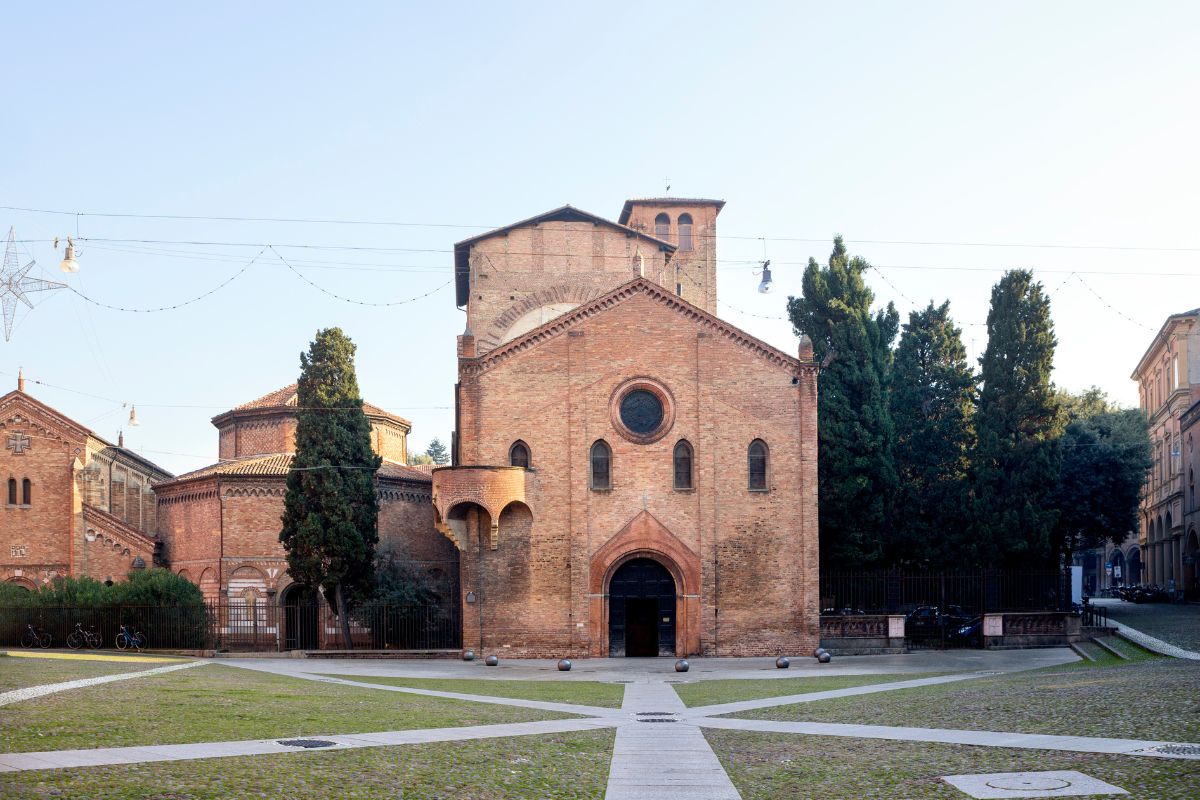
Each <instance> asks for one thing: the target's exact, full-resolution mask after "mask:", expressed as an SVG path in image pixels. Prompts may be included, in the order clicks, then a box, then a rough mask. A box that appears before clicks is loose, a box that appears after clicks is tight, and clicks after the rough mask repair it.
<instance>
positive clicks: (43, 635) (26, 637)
mask: <svg viewBox="0 0 1200 800" xmlns="http://www.w3.org/2000/svg"><path fill="white" fill-rule="evenodd" d="M21 646H22V647H49V646H50V633H49V631H44V630H42V629H41V628H35V627H33V625H32V624H27V625H26V626H25V632H24V633H23V634H21Z"/></svg>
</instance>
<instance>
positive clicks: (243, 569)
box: [156, 384, 458, 648]
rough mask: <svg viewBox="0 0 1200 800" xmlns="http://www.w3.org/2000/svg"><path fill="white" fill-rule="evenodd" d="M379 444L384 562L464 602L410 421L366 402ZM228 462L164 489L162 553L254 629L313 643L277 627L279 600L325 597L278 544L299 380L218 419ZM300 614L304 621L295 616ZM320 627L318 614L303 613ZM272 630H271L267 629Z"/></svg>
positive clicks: (309, 634) (287, 641)
mask: <svg viewBox="0 0 1200 800" xmlns="http://www.w3.org/2000/svg"><path fill="white" fill-rule="evenodd" d="M363 409H364V411H365V412H366V415H367V419H368V420H369V422H370V424H371V441H372V446H373V448H374V449H375V452H376V453H378V454H379V455H380V456H381V457H382V458H383V466H382V467H380V469H379V471H378V472H377V473H376V494H377V496H378V498H379V547H378V551H379V553H380V554H381V556H382V557H384V558H395V559H397V560H398V561H401V562H404V563H405V564H407V565H410V566H411V567H412V568H413V569H414V570H416V571H417V572H418V573H419V575H420V577H422V578H423V580H424V581H425V582H426V584H427V586H428V588H429V589H431V590H432V591H433V592H434V593H435V594H438V595H440V596H441V597H443V598H445V602H446V603H448V604H454V603H457V600H458V556H457V553H455V551H454V547H453V545H452V544H451V543H450V542H449V541H447V540H446V539H445V538H444V537H443V536H441V535H439V534H438V533H437V531H436V530H435V529H434V527H433V507H432V505H431V504H430V476H429V472H428V471H426V470H422V469H419V468H414V467H409V466H406V465H405V464H404V461H405V460H406V458H407V454H408V451H407V437H408V432H409V430H410V429H411V425H410V424H409V422H408V421H407V420H404V419H401V418H400V417H397V416H395V415H393V414H389V413H388V412H386V411H384V410H383V409H381V408H378V407H376V406H373V405H371V404H370V403H364V404H363ZM212 422H213V425H214V426H215V427H216V428H217V431H218V441H219V453H220V461H219V462H218V463H216V464H213V465H212V466H209V467H205V468H203V469H199V470H196V471H194V472H189V473H187V474H185V475H180V476H179V477H178V478H175V479H173V480H171V481H168V482H166V483H162V484H159V485H158V486H157V487H156V492H157V496H158V531H159V537H160V539H161V541H162V558H163V560H164V561H165V562H167V563H169V564H170V566H171V569H172V570H174V571H175V572H177V573H179V574H180V575H183V576H184V577H186V578H188V579H190V580H191V581H193V582H194V583H196V584H198V585H199V586H200V589H201V591H202V592H203V593H204V596H205V598H206V599H208V600H210V601H213V602H216V603H217V604H219V605H221V606H227V607H233V608H234V609H235V610H236V609H242V612H241V613H237V612H236V611H235V612H234V616H235V618H237V619H239V620H240V624H241V625H243V626H245V625H246V620H247V619H249V620H250V621H251V622H253V621H254V620H255V618H256V617H257V618H261V622H262V626H263V630H262V631H260V632H265V633H266V634H268V635H269V634H272V633H278V634H279V644H280V646H283V647H301V648H305V647H313V646H316V645H317V644H318V642H321V641H325V637H324V636H321V637H318V635H317V633H316V632H315V631H300V630H283V631H275V630H274V628H275V626H276V624H277V622H278V621H282V620H285V619H289V617H287V616H286V615H282V614H276V613H271V612H270V611H269V608H270V607H271V606H276V605H283V606H289V605H290V606H293V607H294V606H297V605H311V604H315V603H317V602H319V600H318V598H317V597H316V596H315V594H314V593H313V592H312V591H311V590H308V589H307V588H306V587H302V586H298V585H296V584H294V583H293V581H292V580H291V577H290V575H289V574H288V572H287V557H286V555H285V553H284V550H283V546H282V545H281V544H280V543H279V530H280V520H281V518H282V516H283V498H284V494H285V493H286V491H287V474H288V470H289V468H290V466H291V462H292V457H293V454H294V452H295V435H296V385H295V384H292V385H291V386H287V387H284V388H283V389H280V390H278V391H275V392H271V393H270V394H268V395H265V396H263V397H260V398H259V399H257V400H254V401H251V402H249V403H246V404H244V405H241V406H238V407H237V408H235V409H233V410H231V411H227V412H225V413H224V414H220V415H218V416H216V417H214V418H213V420H212ZM290 619H296V617H294V616H293V617H290ZM303 619H304V620H306V623H305V624H308V625H313V626H315V625H316V621H317V617H316V616H315V615H306V616H304V617H303ZM266 628H271V629H272V630H265V629H266Z"/></svg>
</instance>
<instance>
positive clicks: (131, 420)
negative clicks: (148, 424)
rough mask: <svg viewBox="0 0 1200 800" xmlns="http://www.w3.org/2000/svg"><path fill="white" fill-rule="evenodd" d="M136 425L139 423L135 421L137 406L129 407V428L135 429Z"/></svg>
mask: <svg viewBox="0 0 1200 800" xmlns="http://www.w3.org/2000/svg"><path fill="white" fill-rule="evenodd" d="M138 424H139V423H138V420H137V406H130V407H129V426H130V427H131V428H136V427H137V426H138Z"/></svg>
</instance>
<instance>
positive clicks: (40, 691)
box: [0, 661, 208, 706]
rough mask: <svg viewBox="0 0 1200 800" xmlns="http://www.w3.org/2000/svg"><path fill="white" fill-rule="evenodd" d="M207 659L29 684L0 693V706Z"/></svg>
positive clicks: (193, 663) (185, 666) (125, 679)
mask: <svg viewBox="0 0 1200 800" xmlns="http://www.w3.org/2000/svg"><path fill="white" fill-rule="evenodd" d="M206 663H208V662H206V661H188V662H185V663H183V664H172V665H170V666H168V667H156V668H155V669H143V670H138V671H136V672H121V673H118V674H116V675H102V676H100V677H98V678H80V679H78V680H74V681H62V682H61V683H46V684H42V685H41V686H29V687H26V688H24V689H13V690H12V691H8V692H3V693H0V706H6V705H8V704H9V703H16V702H18V701H20V700H32V699H33V698H35V697H43V696H45V695H48V694H55V693H56V692H65V691H67V690H68V689H81V688H83V687H84V686H96V685H97V684H101V683H113V682H114V681H127V680H129V679H131V678H145V677H147V676H149V675H162V674H163V673H165V672H174V671H175V670H178V669H190V668H191V667H201V666H204V665H205V664H206Z"/></svg>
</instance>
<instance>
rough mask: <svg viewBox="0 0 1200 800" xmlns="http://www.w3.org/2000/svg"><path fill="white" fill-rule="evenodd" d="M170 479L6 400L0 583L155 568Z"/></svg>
mask: <svg viewBox="0 0 1200 800" xmlns="http://www.w3.org/2000/svg"><path fill="white" fill-rule="evenodd" d="M171 477H172V476H171V474H170V473H169V472H167V471H166V470H164V469H162V468H161V467H159V466H157V465H156V464H154V463H152V462H150V461H147V460H146V459H144V458H142V457H141V456H139V455H138V454H136V453H134V452H132V451H131V450H127V449H126V448H125V447H124V440H123V438H119V439H118V442H117V444H113V443H112V442H109V441H106V440H104V439H102V438H101V437H100V436H98V435H96V434H95V433H94V432H93V431H91V430H89V429H88V428H86V427H85V426H83V425H81V424H79V423H78V422H75V421H74V420H72V419H70V418H68V417H67V416H65V415H63V414H61V413H59V412H58V411H56V410H55V409H53V408H51V407H50V406H47V405H46V404H44V403H42V402H40V401H39V400H37V399H35V398H33V397H31V396H30V395H29V394H27V393H26V391H25V380H24V378H23V377H21V378H18V380H17V389H16V391H13V392H9V393H8V394H6V395H4V396H3V397H0V481H2V484H3V489H2V491H3V492H4V494H3V497H2V500H3V504H2V505H0V581H7V582H9V583H14V584H17V585H19V586H24V587H26V588H29V589H33V588H37V587H40V586H42V585H44V584H46V583H49V582H50V581H51V580H53V579H54V578H57V577H65V576H68V575H70V576H75V577H79V576H83V575H86V576H89V577H92V578H96V579H98V580H112V581H119V580H123V579H124V578H125V576H126V575H128V574H129V572H130V570H134V569H143V568H145V567H147V566H151V565H153V564H154V562H155V560H156V558H157V554H156V541H155V529H156V527H157V508H156V503H155V497H154V488H155V487H156V486H158V485H159V484H161V483H162V482H164V481H167V480H170V479H171Z"/></svg>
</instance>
